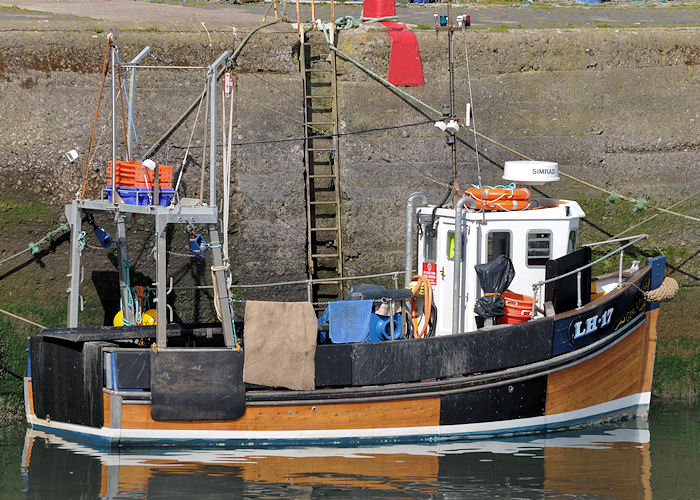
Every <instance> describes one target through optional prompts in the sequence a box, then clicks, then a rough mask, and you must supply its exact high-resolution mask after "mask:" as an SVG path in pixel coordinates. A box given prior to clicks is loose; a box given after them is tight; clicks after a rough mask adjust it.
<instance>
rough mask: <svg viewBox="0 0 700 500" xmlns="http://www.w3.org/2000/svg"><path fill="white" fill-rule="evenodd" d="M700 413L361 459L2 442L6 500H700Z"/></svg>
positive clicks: (45, 440)
mask: <svg viewBox="0 0 700 500" xmlns="http://www.w3.org/2000/svg"><path fill="white" fill-rule="evenodd" d="M698 410H700V406H698V405H696V406H695V407H660V408H656V407H653V408H652V412H651V416H650V419H649V422H648V427H647V424H646V422H638V421H637V422H629V423H625V424H622V425H621V424H618V425H615V426H610V427H597V428H595V429H586V430H582V431H579V432H569V433H554V434H549V435H545V436H532V437H526V438H512V439H497V440H481V441H471V440H470V441H459V442H451V443H441V444H420V445H393V446H381V447H358V448H312V447H306V448H277V449H265V450H259V451H254V450H249V449H245V450H235V449H224V448H214V449H201V450H179V449H172V448H142V449H136V450H129V451H121V452H118V451H112V452H110V451H106V450H100V449H97V448H95V447H91V446H90V445H86V444H80V443H77V442H74V441H71V440H69V439H66V438H62V437H59V436H56V435H53V434H47V433H43V432H36V431H31V430H25V429H24V427H13V428H9V429H5V430H3V431H2V432H0V497H2V498H4V499H5V498H27V497H28V498H80V497H82V498H99V497H101V498H147V497H148V498H174V497H176V498H220V497H222V496H225V497H241V496H243V497H255V498H259V497H262V498H287V497H295V498H317V497H346V498H347V497H374V498H376V497H386V498H543V497H551V498H574V497H575V498H651V497H652V496H655V497H659V498H668V497H674V498H697V497H698V494H699V488H700V478H699V477H698V461H697V459H696V454H697V451H698V444H697V443H698V442H700V418H699V417H698Z"/></svg>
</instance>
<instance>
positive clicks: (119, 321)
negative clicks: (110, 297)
mask: <svg viewBox="0 0 700 500" xmlns="http://www.w3.org/2000/svg"><path fill="white" fill-rule="evenodd" d="M112 325H114V326H124V313H123V312H122V310H121V309H119V312H118V313H117V314H115V315H114V320H113V321H112Z"/></svg>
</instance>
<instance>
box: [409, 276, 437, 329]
mask: <svg viewBox="0 0 700 500" xmlns="http://www.w3.org/2000/svg"><path fill="white" fill-rule="evenodd" d="M411 280H413V281H415V282H416V286H415V287H414V288H413V289H412V290H411V292H412V293H413V298H412V299H411V319H412V320H413V338H416V339H417V338H422V337H427V336H428V324H429V323H430V313H431V312H432V307H433V287H432V285H431V284H430V280H429V279H428V278H426V277H425V276H420V275H415V276H414V277H413V278H411ZM421 284H423V289H424V291H425V306H424V308H423V317H424V321H423V328H421V331H420V332H418V315H417V314H416V294H417V293H418V290H420V286H421Z"/></svg>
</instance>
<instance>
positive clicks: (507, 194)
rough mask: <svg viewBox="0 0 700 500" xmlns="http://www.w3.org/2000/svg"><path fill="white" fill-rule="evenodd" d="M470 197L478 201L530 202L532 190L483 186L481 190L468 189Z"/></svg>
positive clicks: (476, 188)
mask: <svg viewBox="0 0 700 500" xmlns="http://www.w3.org/2000/svg"><path fill="white" fill-rule="evenodd" d="M466 194H468V195H469V196H471V197H472V198H474V199H475V200H476V201H484V200H486V201H502V200H520V201H522V200H529V199H530V190H529V189H527V188H516V187H512V188H511V187H491V186H483V187H482V188H481V189H479V188H478V187H470V188H469V189H467V193H466Z"/></svg>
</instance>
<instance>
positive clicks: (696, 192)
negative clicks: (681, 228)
mask: <svg viewBox="0 0 700 500" xmlns="http://www.w3.org/2000/svg"><path fill="white" fill-rule="evenodd" d="M699 193H700V191H695V192H694V193H693V194H691V195H690V196H688V197H687V198H683V199H682V200H680V201H677V202H676V203H674V204H673V205H671V206H669V207H666V208H667V209H671V208H675V207H677V206H678V205H680V204H681V203H685V202H686V201H689V200H691V199H693V198H695V197H696V196H697V195H698V194H699ZM659 215H661V214H654V215H652V216H651V217H647V218H646V219H644V220H643V221H642V222H638V223H637V224H635V225H634V226H630V227H628V228H627V229H625V230H624V231H622V232H621V233H617V234H616V235H615V236H613V238H619V237H620V236H622V235H623V234H625V233H626V232H628V231H631V230H632V229H635V228H637V227H639V226H641V225H642V224H646V223H647V222H649V221H650V220H652V219H656V218H657V217H658V216H659Z"/></svg>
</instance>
